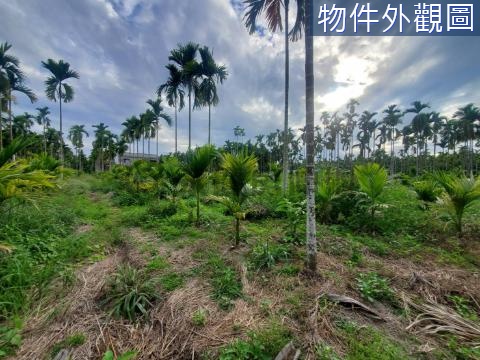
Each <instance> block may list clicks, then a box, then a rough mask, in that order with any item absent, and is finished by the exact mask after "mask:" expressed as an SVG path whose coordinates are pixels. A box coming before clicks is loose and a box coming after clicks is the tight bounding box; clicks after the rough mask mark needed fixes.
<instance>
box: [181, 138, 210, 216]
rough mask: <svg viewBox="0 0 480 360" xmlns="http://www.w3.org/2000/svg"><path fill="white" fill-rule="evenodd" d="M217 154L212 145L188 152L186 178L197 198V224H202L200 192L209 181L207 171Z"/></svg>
mask: <svg viewBox="0 0 480 360" xmlns="http://www.w3.org/2000/svg"><path fill="white" fill-rule="evenodd" d="M216 154H217V151H216V150H215V148H214V147H213V146H211V145H205V146H202V147H199V148H196V149H195V151H193V152H189V153H188V154H187V159H186V161H187V162H186V164H185V166H184V168H183V171H184V172H185V178H186V179H187V181H188V182H189V183H190V187H191V188H192V189H193V191H194V192H195V197H196V199H197V220H196V222H197V225H199V224H200V192H201V191H202V190H203V188H204V187H205V185H206V183H207V173H206V171H207V169H208V167H209V166H210V163H211V162H212V160H213V158H214V157H215V156H216Z"/></svg>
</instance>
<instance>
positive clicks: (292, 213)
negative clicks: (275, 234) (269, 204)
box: [277, 198, 306, 243]
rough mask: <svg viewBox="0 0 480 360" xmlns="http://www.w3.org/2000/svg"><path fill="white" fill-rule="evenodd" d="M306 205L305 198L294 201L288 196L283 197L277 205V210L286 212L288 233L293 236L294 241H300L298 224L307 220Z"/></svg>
mask: <svg viewBox="0 0 480 360" xmlns="http://www.w3.org/2000/svg"><path fill="white" fill-rule="evenodd" d="M305 206H306V201H305V200H303V201H297V202H292V201H290V200H288V199H286V198H285V199H282V200H281V201H280V202H279V204H278V206H277V211H279V212H281V213H283V214H285V215H286V217H287V220H288V227H289V232H288V235H289V236H290V237H291V239H292V240H293V242H294V243H298V242H299V238H298V232H297V229H298V226H299V225H300V224H303V223H304V222H305V214H306V209H305Z"/></svg>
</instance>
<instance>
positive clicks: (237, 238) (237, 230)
mask: <svg viewBox="0 0 480 360" xmlns="http://www.w3.org/2000/svg"><path fill="white" fill-rule="evenodd" d="M238 245H240V219H239V218H237V217H235V246H238Z"/></svg>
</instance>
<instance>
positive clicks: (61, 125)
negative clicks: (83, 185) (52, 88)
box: [58, 82, 65, 179]
mask: <svg viewBox="0 0 480 360" xmlns="http://www.w3.org/2000/svg"><path fill="white" fill-rule="evenodd" d="M58 94H59V96H58V100H59V105H60V163H61V164H62V168H63V167H64V166H65V159H64V154H63V119H62V83H61V82H60V86H59V88H58ZM60 176H61V178H62V179H63V172H62V174H61V175H60Z"/></svg>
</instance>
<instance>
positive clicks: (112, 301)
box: [102, 265, 157, 321]
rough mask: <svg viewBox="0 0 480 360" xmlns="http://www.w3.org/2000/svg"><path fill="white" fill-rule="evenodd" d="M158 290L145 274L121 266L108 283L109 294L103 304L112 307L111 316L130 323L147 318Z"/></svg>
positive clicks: (127, 266) (107, 293) (128, 266)
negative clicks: (121, 318)
mask: <svg viewBox="0 0 480 360" xmlns="http://www.w3.org/2000/svg"><path fill="white" fill-rule="evenodd" d="M156 298H157V293H156V290H155V288H154V286H153V284H152V282H151V281H147V280H145V278H144V274H143V273H141V272H140V271H139V270H137V269H134V268H132V267H131V266H130V265H124V266H121V267H120V268H119V269H118V271H117V272H116V273H115V274H113V276H112V277H110V279H108V281H107V292H106V294H105V298H104V299H103V301H102V303H103V304H104V305H106V306H108V307H110V314H111V315H114V316H116V317H120V316H123V317H125V318H127V319H128V320H130V321H134V320H136V319H137V318H139V317H145V316H147V311H148V309H149V308H150V307H152V302H153V301H154V300H155V299H156Z"/></svg>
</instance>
